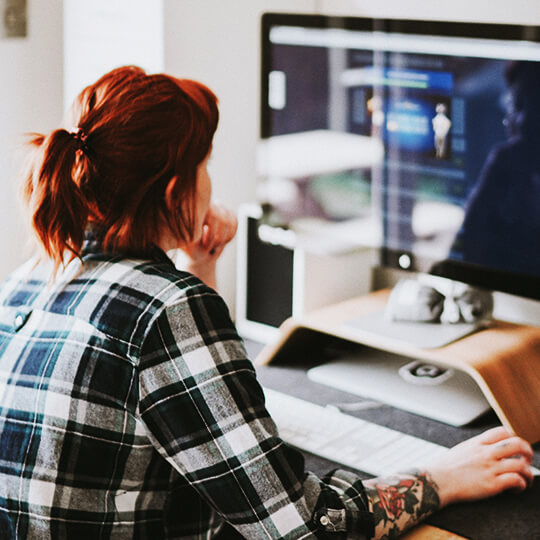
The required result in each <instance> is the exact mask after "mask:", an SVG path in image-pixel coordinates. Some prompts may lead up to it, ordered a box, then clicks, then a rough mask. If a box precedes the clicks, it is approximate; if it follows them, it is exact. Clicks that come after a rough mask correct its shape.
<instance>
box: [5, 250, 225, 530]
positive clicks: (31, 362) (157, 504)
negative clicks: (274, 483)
mask: <svg viewBox="0 0 540 540" xmlns="http://www.w3.org/2000/svg"><path fill="white" fill-rule="evenodd" d="M50 273H51V266H50V264H48V263H46V262H42V263H40V264H38V265H37V266H35V261H33V260H32V261H30V262H29V263H28V264H26V265H24V266H23V267H21V268H20V269H19V270H18V271H17V272H16V273H15V274H13V275H12V276H11V277H10V278H9V279H8V281H7V282H6V283H5V284H4V285H3V286H2V288H1V289H0V290H1V300H0V301H1V306H0V351H1V355H0V396H2V401H1V407H0V411H1V412H0V418H1V424H2V425H1V433H0V463H2V471H1V483H2V485H3V486H4V487H3V489H2V492H1V499H2V501H3V504H2V506H3V507H4V510H3V512H6V511H10V510H12V511H13V513H12V519H8V520H6V519H3V518H2V515H1V513H2V512H0V538H2V539H3V540H7V539H11V538H13V539H14V538H25V537H28V538H43V539H44V538H68V539H72V538H73V539H75V538H77V539H81V538H89V539H90V538H92V539H96V538H109V537H111V538H133V537H139V538H141V537H142V538H156V539H160V538H173V537H177V535H178V536H180V533H181V529H182V527H181V525H182V523H191V522H192V521H193V519H194V518H195V517H196V516H195V515H194V513H195V512H196V511H200V512H202V513H203V514H204V513H206V514H207V515H200V516H199V519H200V520H201V521H202V522H205V521H207V520H208V519H209V515H208V514H209V513H210V512H209V508H208V507H205V505H204V504H200V502H199V503H197V505H196V506H195V507H194V505H193V504H192V503H193V502H194V501H195V500H198V499H199V497H198V496H197V494H196V493H193V495H192V497H191V502H189V501H186V500H184V501H182V503H181V504H178V505H176V504H173V501H174V495H173V496H171V494H172V493H174V492H175V490H176V493H182V490H181V487H182V486H184V487H183V489H184V491H183V493H184V494H185V493H186V492H189V491H191V490H190V488H189V485H188V484H187V483H186V482H185V480H184V481H183V480H182V477H181V475H180V474H179V473H178V472H177V471H176V470H175V469H174V468H173V467H171V466H170V465H169V464H168V463H167V462H166V461H165V460H164V459H163V458H162V457H161V456H160V455H159V453H158V452H157V450H156V448H155V446H154V445H153V444H152V442H151V441H150V440H149V438H148V434H147V431H146V429H145V426H144V425H143V423H142V422H141V420H140V416H139V399H140V387H139V378H138V376H139V373H138V369H139V367H140V366H139V359H140V354H141V349H142V345H143V342H144V339H145V337H146V333H147V332H148V329H149V328H150V327H151V325H152V322H153V321H154V320H156V318H157V317H158V316H159V314H160V313H161V312H162V311H163V309H164V306H166V305H167V304H170V303H171V302H175V303H178V302H182V301H186V302H188V297H189V296H190V295H194V294H195V295H201V294H208V295H212V294H214V295H215V293H214V292H213V291H211V290H210V289H209V288H208V287H206V286H205V285H204V284H203V283H202V282H200V280H198V279H197V278H196V277H194V276H192V275H190V274H187V273H181V272H178V271H177V270H175V269H174V267H173V266H172V263H171V261H170V260H169V259H167V257H166V256H165V254H164V253H159V250H157V249H156V257H155V260H154V261H143V260H137V259H133V258H123V257H120V256H115V257H112V256H111V255H110V254H107V253H103V252H101V249H100V247H99V244H96V243H95V242H87V243H86V244H85V247H83V252H82V262H81V261H79V260H78V259H76V260H74V261H72V262H71V263H70V264H69V265H68V266H67V268H66V269H65V270H64V271H63V272H62V273H61V274H60V275H59V276H58V277H57V279H56V280H55V281H54V283H49V281H50ZM187 312H188V310H187V309H186V313H187ZM21 473H22V474H21ZM6 506H7V508H9V510H6ZM16 506H18V508H17V507H16ZM10 507H11V508H10ZM214 520H215V521H216V523H220V521H221V520H219V519H218V518H217V517H214ZM13 527H15V528H16V530H14V529H13ZM10 529H11V530H10Z"/></svg>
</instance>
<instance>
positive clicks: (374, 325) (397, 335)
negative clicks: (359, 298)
mask: <svg viewBox="0 0 540 540" xmlns="http://www.w3.org/2000/svg"><path fill="white" fill-rule="evenodd" d="M343 326H344V327H345V328H346V329H347V330H352V331H355V330H361V331H365V332H370V333H372V334H377V335H379V336H384V337H385V338H386V339H390V340H395V341H399V342H402V343H407V344H410V345H414V346H415V347H420V348H421V349H436V348H438V347H443V346H444V345H447V344H448V343H452V342H453V341H457V340H458V339H461V338H463V337H465V336H467V335H469V334H472V333H473V332H476V331H477V330H480V329H482V328H486V327H487V326H489V321H486V320H483V321H476V322H473V323H465V322H461V323H452V324H450V323H440V322H410V321H393V320H390V319H389V318H388V316H387V314H386V312H385V311H379V312H377V313H370V314H369V315H364V316H362V317H357V318H354V319H350V320H347V321H345V322H344V323H343Z"/></svg>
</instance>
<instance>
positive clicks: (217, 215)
mask: <svg viewBox="0 0 540 540" xmlns="http://www.w3.org/2000/svg"><path fill="white" fill-rule="evenodd" d="M237 226H238V222H237V220H236V216H235V214H234V213H233V212H232V211H231V210H229V209H228V208H226V207H225V206H223V205H221V204H219V203H213V204H212V205H211V206H210V208H209V210H208V212H207V214H206V217H205V220H204V228H203V236H202V239H201V247H203V248H204V249H205V250H207V251H208V252H209V253H210V254H211V255H214V256H216V257H217V256H219V255H220V254H221V252H222V251H223V249H224V248H225V246H226V245H227V244H228V243H229V242H230V241H231V240H232V239H233V238H234V236H235V234H236V229H237Z"/></svg>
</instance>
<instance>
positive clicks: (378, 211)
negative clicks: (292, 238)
mask: <svg viewBox="0 0 540 540" xmlns="http://www.w3.org/2000/svg"><path fill="white" fill-rule="evenodd" d="M261 83H262V85H261V86H262V96H261V103H262V107H261V142H260V152H259V159H258V167H259V174H260V176H261V177H262V183H263V185H264V189H263V190H262V193H263V195H262V198H263V199H264V200H265V201H266V202H269V203H270V204H271V205H272V208H274V209H275V210H276V211H277V212H278V213H279V214H281V216H282V217H283V220H284V221H286V222H288V223H291V222H297V221H300V222H301V221H302V220H304V221H305V220H306V219H311V220H317V222H324V223H327V224H329V225H331V228H330V229H329V230H331V231H333V233H335V234H336V235H343V237H344V238H346V239H347V241H349V242H350V241H351V239H353V238H356V239H357V240H358V243H359V244H362V243H364V244H365V243H367V244H370V243H371V244H376V245H378V246H379V247H380V248H381V260H382V263H383V264H384V265H387V266H392V267H399V268H404V269H409V270H414V271H421V272H427V273H432V274H437V275H441V276H444V277H449V278H451V279H455V280H459V281H463V282H466V283H470V284H474V285H477V286H480V287H484V288H487V289H492V290H501V291H506V292H510V293H513V294H518V295H521V296H527V297H532V298H536V299H540V27H530V26H515V25H489V24H470V23H450V22H427V21H404V20H388V19H386V20H374V19H364V18H340V17H324V16H313V15H311V16H310V15H285V14H266V15H264V17H263V23H262V80H261ZM336 242H339V238H337V237H336ZM353 243H354V242H353Z"/></svg>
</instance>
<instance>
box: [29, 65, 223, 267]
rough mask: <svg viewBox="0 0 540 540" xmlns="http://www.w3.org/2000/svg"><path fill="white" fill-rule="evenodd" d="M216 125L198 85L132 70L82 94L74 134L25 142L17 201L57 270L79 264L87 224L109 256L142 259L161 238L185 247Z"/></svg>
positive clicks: (209, 96) (207, 94) (209, 97)
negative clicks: (29, 151)
mask: <svg viewBox="0 0 540 540" xmlns="http://www.w3.org/2000/svg"><path fill="white" fill-rule="evenodd" d="M218 117H219V114H218V107H217V98H216V96H215V95H214V93H213V92H212V91H211V90H209V89H208V88H207V87H206V86H204V85H202V84H200V83H197V82H195V81H191V80H187V79H176V78H174V77H171V76H169V75H165V74H159V73H158V74H154V75H147V74H146V73H145V72H144V71H143V70H142V69H140V68H138V67H135V66H124V67H120V68H116V69H114V70H112V71H111V72H109V73H106V74H105V75H103V77H101V78H100V79H99V80H98V81H96V82H95V83H94V84H92V85H90V86H88V87H87V88H85V89H84V90H83V91H82V92H81V93H80V94H79V96H78V97H77V98H76V100H75V102H74V104H73V106H72V108H71V110H70V117H69V122H70V124H72V125H75V126H81V127H82V129H81V128H79V129H78V130H77V131H75V132H72V133H70V132H69V131H66V130H65V129H59V130H56V131H53V132H52V133H51V134H50V135H48V136H47V137H44V136H43V135H34V136H33V138H32V139H31V140H30V143H31V144H32V145H33V146H34V149H35V153H34V159H33V162H31V163H30V165H31V167H30V172H29V173H28V174H26V175H25V177H23V178H25V180H26V181H25V184H24V192H25V198H26V202H27V205H28V207H29V209H30V214H31V217H32V225H33V229H34V232H35V234H36V237H37V240H38V242H39V244H41V246H42V250H43V254H44V255H45V256H46V257H47V258H49V259H51V260H52V261H53V263H54V265H55V268H56V269H58V267H59V266H61V265H63V264H65V263H67V262H69V261H71V260H72V259H73V258H75V257H80V254H81V253H80V252H81V248H82V244H83V241H84V235H85V232H86V229H87V226H88V225H89V224H91V225H92V228H93V229H94V230H95V231H96V232H98V233H99V236H100V240H101V242H102V247H103V249H104V250H105V251H107V252H111V253H122V254H124V255H128V256H133V257H141V258H151V257H153V256H154V254H155V245H156V244H158V245H159V241H160V239H161V237H162V235H163V234H164V233H166V234H173V235H174V236H175V238H177V239H178V241H179V242H184V243H188V242H189V241H190V240H191V239H192V238H193V236H194V234H195V227H196V225H197V223H196V219H195V217H196V191H197V185H196V184H197V170H198V166H199V164H200V163H201V162H202V160H203V159H204V158H205V156H206V155H207V154H208V152H209V151H210V148H211V145H212V138H213V136H214V132H215V130H216V127H217V123H218Z"/></svg>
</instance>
